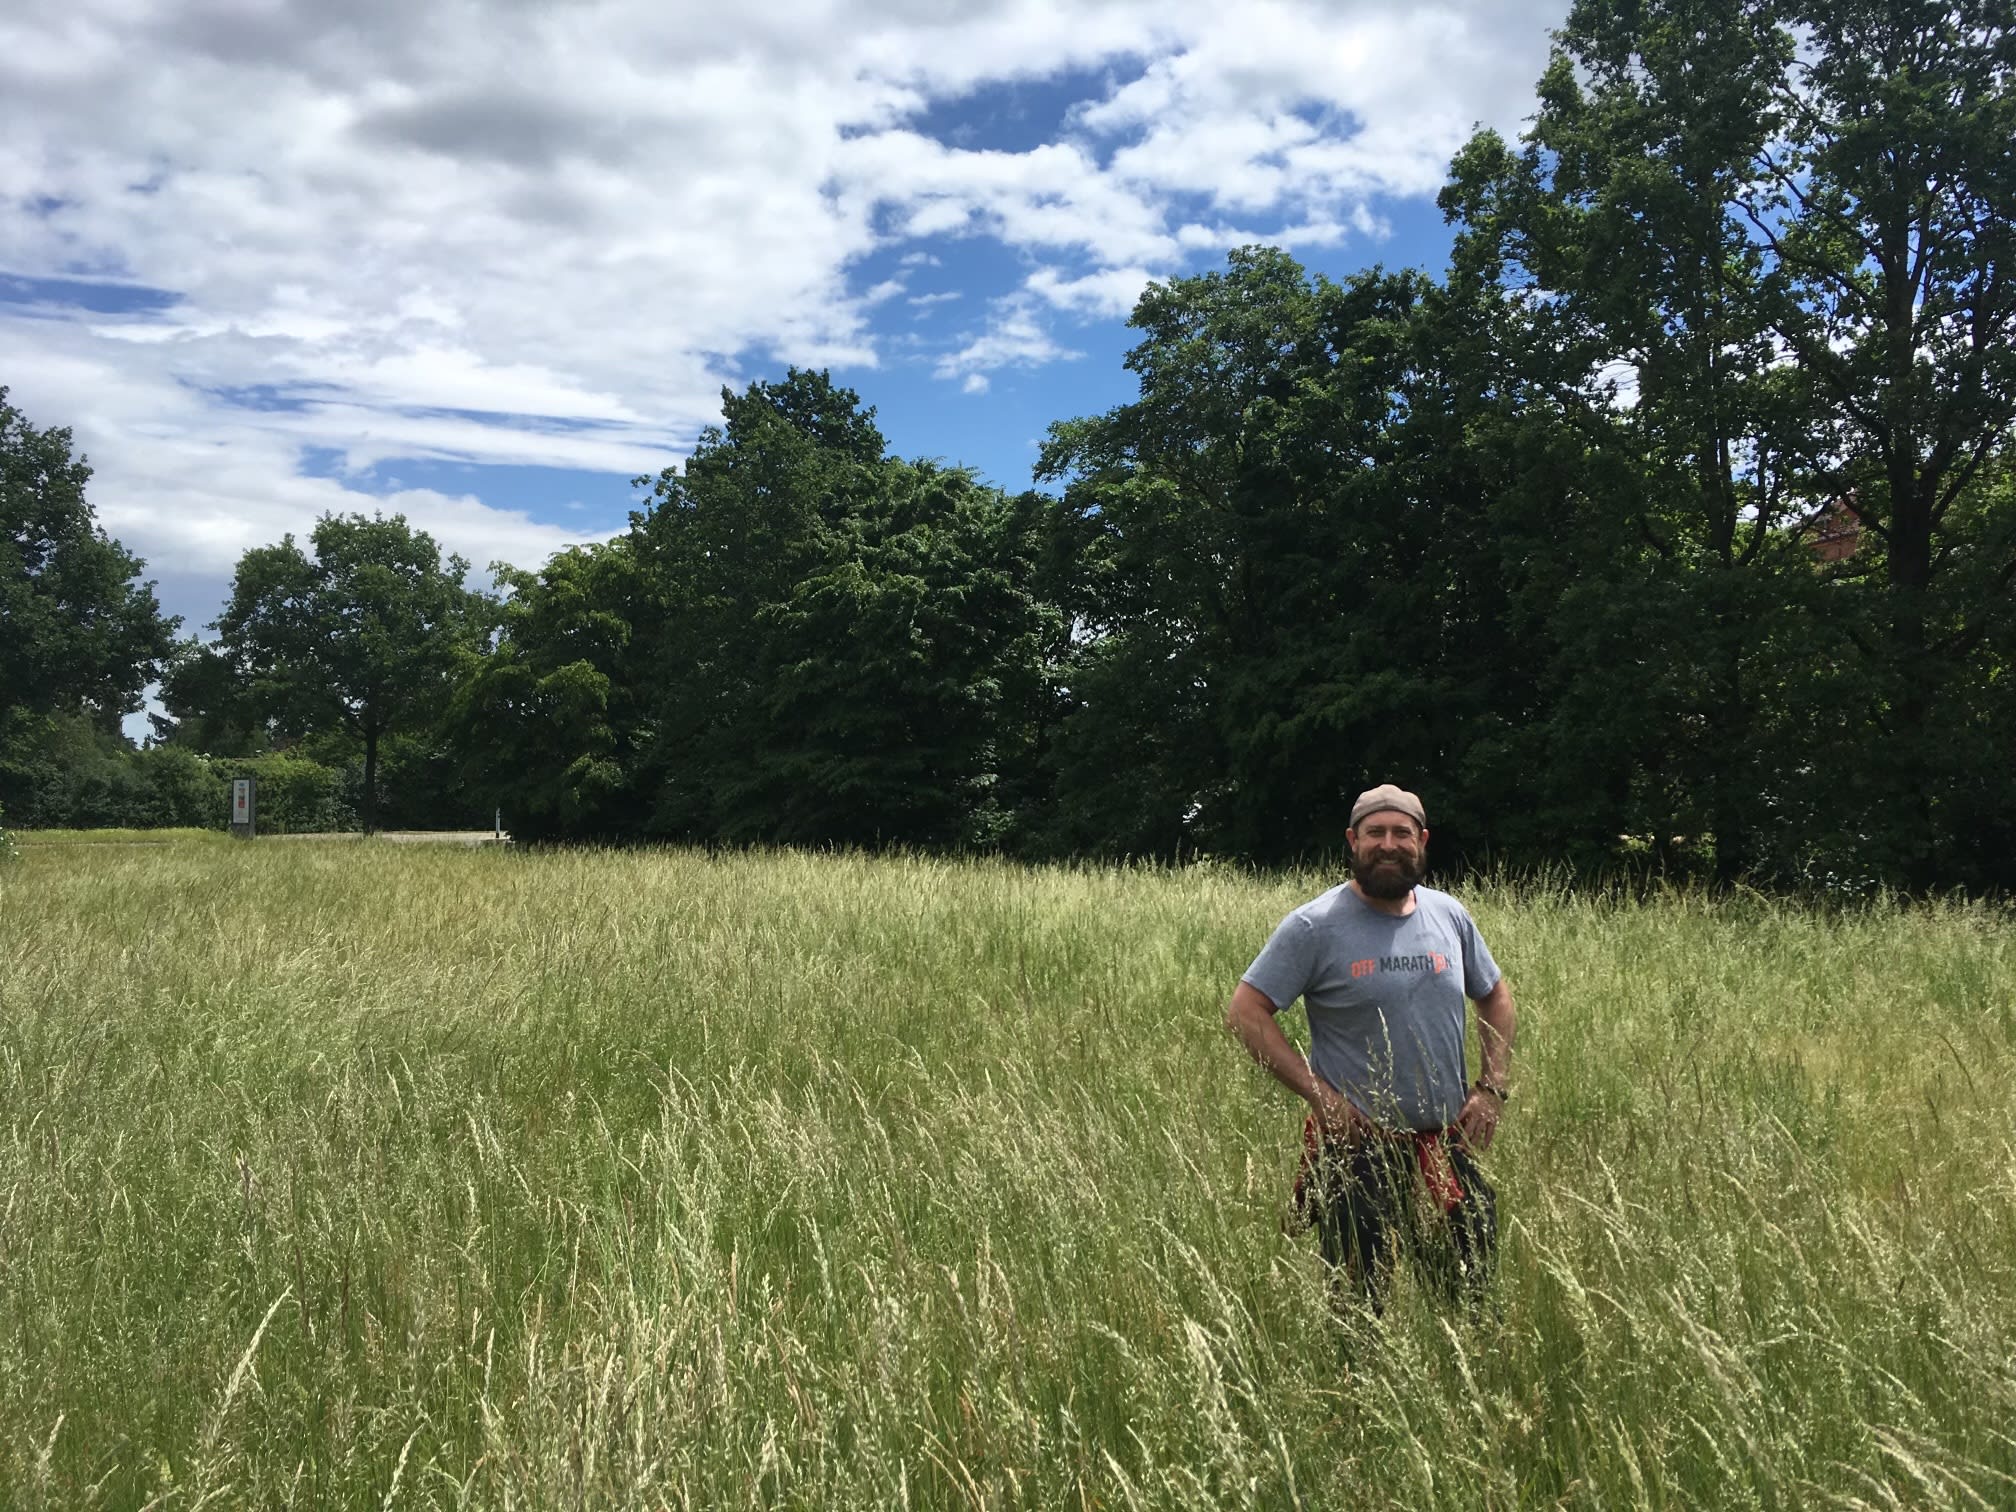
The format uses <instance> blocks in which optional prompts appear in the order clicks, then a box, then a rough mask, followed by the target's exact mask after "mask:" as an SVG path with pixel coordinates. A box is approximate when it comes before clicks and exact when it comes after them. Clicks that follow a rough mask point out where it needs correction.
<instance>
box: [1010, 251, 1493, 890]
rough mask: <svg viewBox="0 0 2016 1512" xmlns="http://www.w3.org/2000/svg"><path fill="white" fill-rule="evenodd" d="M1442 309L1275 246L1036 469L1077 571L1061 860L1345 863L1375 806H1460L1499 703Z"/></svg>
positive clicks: (1200, 286)
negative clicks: (1313, 268) (1150, 857)
mask: <svg viewBox="0 0 2016 1512" xmlns="http://www.w3.org/2000/svg"><path fill="white" fill-rule="evenodd" d="M1439 306H1440V301H1439V299H1438V297H1437V296H1436V294H1435V292H1434V290H1433V288H1432V286H1431V285H1430V284H1429V282H1428V281H1427V280H1426V279H1424V278H1422V277H1420V276H1419V275H1416V274H1411V273H1402V274H1384V273H1377V272H1374V273H1369V274H1364V275H1361V276H1359V277H1357V278H1354V279H1352V280H1350V281H1349V282H1347V283H1345V284H1343V285H1337V284H1332V283H1330V282H1328V281H1326V280H1321V279H1317V280H1314V281H1312V280H1311V279H1309V277H1308V276H1307V275H1306V274H1305V273H1304V271H1303V269H1302V268H1301V267H1300V266H1299V265H1298V264H1297V263H1296V262H1295V261H1294V260H1293V259H1292V258H1290V257H1289V256H1287V254H1285V253H1282V252H1279V251H1274V250H1267V249H1244V250H1241V251H1238V252H1235V253H1233V254H1232V257H1231V259H1230V262H1229V264H1228V266H1227V268H1226V270H1225V271H1224V272H1222V273H1209V274H1205V275H1202V276H1199V277H1195V278H1185V279H1178V280H1175V281H1173V282H1171V283H1169V284H1166V285H1157V286H1154V287H1151V288H1150V289H1149V290H1148V292H1147V293H1146V294H1144V295H1143V296H1142V299H1141V301H1140V303H1139V304H1138V305H1137V306H1136V308H1135V311H1134V315H1133V324H1134V325H1135V326H1136V327H1137V328H1138V329H1139V330H1140V331H1141V332H1142V340H1141V341H1140V343H1139V344H1138V345H1137V346H1136V347H1135V348H1134V349H1133V351H1132V352H1130V353H1129V355H1128V358H1127V364H1128V366H1129V367H1130V368H1131V369H1133V371H1134V372H1135V373H1137V374H1138V375H1139V377H1140V385H1141V391H1140V397H1139V398H1138V399H1137V400H1135V401H1134V402H1132V403H1129V404H1125V405H1121V406H1119V407H1118V408H1116V409H1114V410H1111V411H1109V412H1108V413H1107V414H1105V415H1102V416H1097V417H1093V418H1090V419H1085V420H1076V421H1071V422H1067V423H1064V424H1060V425H1058V426H1055V427H1053V429H1052V431H1051V434H1050V438H1049V442H1048V444H1047V446H1046V447H1045V449H1044V452H1043V455H1042V459H1041V469H1042V472H1043V473H1044V475H1046V476H1048V477H1051V478H1054V479H1058V480H1062V481H1064V482H1065V484H1066V489H1065V494H1064V499H1063V501H1062V504H1061V506H1060V514H1061V526H1062V528H1063V529H1064V530H1065V531H1066V532H1067V533H1075V534H1076V535H1077V536H1078V537H1079V538H1080V560H1081V564H1082V565H1081V570H1080V572H1079V574H1078V576H1077V578H1076V580H1075V583H1074V584H1073V585H1072V586H1071V587H1070V588H1068V589H1067V590H1065V592H1064V594H1063V602H1064V606H1065V608H1066V609H1067V610H1068V612H1069V613H1070V614H1071V615H1072V617H1073V621H1074V624H1075V626H1076V631H1077V650H1076V655H1075V657H1074V659H1073V661H1072V663H1071V665H1070V668H1069V671H1068V675H1067V677H1066V683H1067V687H1068V692H1069V705H1068V710H1067V712H1066V714H1065V717H1064V720H1063V723H1062V727H1061V728H1060V729H1059V731H1058V732H1057V736H1056V740H1055V743H1054V753H1055V754H1054V760H1055V762H1056V765H1057V768H1058V772H1059V780H1060V787H1061V792H1060V795H1059V802H1058V807H1059V821H1058V822H1059V827H1060V832H1061V833H1060V838H1061V840H1062V841H1063V843H1064V844H1065V845H1067V846H1068V847H1070V848H1080V847H1087V848H1096V849H1117V850H1122V851H1132V852H1137V853H1161V854H1165V855H1166V854H1170V853H1172V852H1174V851H1176V850H1178V849H1181V848H1185V847H1199V846H1201V847H1206V848H1210V849H1214V850H1223V851H1228V852H1231V853H1235V854H1241V855H1247V856H1254V857H1259V858H1265V859H1282V858H1285V857H1288V856H1292V855H1295V854H1297V853H1299V852H1303V851H1305V850H1310V849H1320V848H1323V847H1325V846H1334V845H1336V844H1337V843H1339V837H1340V836H1341V834H1342V831H1343V823H1344V820H1345V818H1346V817H1347V814H1348V805H1349V802H1350V796H1351V795H1352V794H1353V793H1355V792H1356V791H1357V790H1358V789H1359V788H1360V787H1363V786H1366V785H1368V784H1369V783H1371V782H1374V781H1379V780H1385V779H1386V778H1389V777H1404V778H1406V779H1407V780H1409V781H1411V782H1417V783H1421V784H1424V785H1425V786H1427V787H1428V788H1429V789H1431V790H1434V791H1444V792H1447V791H1453V788H1454V784H1455V782H1456V778H1457V773H1458V770H1459V768H1460V767H1461V765H1462V763H1463V760H1464V757H1465V753H1466V750H1467V747H1468V744H1469V742H1470V740H1471V739H1472V738H1473V736H1474V735H1475V734H1477V733H1481V732H1482V731H1484V730H1485V729H1487V728H1488V727H1489V721H1488V719H1486V718H1485V717H1484V716H1485V713H1486V710H1487V709H1488V708H1489V707H1490V706H1491V704H1492V702H1493V700H1494V698H1496V697H1497V696H1498V695H1497V691H1496V690H1497V689H1499V688H1501V687H1503V686H1504V683H1503V681H1502V680H1501V679H1499V678H1497V677H1496V676H1495V675H1494V674H1493V673H1492V672H1491V670H1490V668H1489V665H1488V664H1489V662H1490V659H1491V658H1492V657H1493V656H1494V655H1495V652H1496V647H1495V646H1494V642H1493V637H1491V636H1490V635H1489V634H1487V633H1485V632H1484V627H1485V626H1486V625H1487V624H1488V623H1489V622H1490V619H1491V612H1492V609H1491V606H1492V605H1493V603H1494V602H1495V596H1496V591H1497V590H1496V587H1495V582H1496V574H1495V573H1494V572H1493V571H1492V570H1491V568H1490V550H1491V546H1490V541H1489V536H1488V531H1487V530H1486V529H1485V523H1486V516H1485V509H1486V504H1487V491H1486V490H1485V488H1484V487H1483V486H1482V483H1481V480H1480V479H1479V478H1477V477H1475V476H1473V475H1472V472H1471V468H1472V464H1473V462H1474V461H1475V460H1476V455H1475V454H1474V453H1472V452H1470V451H1468V450H1466V449H1465V448H1464V447H1463V446H1462V445H1461V444H1460V443H1461V440H1462V425H1463V419H1462V416H1461V415H1460V414H1459V413H1458V410H1457V408H1456V406H1455V401H1454V394H1455V392H1456V390H1455V387H1454V386H1453V385H1452V383H1451V381H1450V375H1449V373H1448V372H1447V370H1446V364H1445V362H1444V360H1443V356H1442V353H1441V350H1440V346H1441V343H1440V341H1439V339H1438V338H1437V337H1436V336H1435V334H1434V333H1435V332H1437V331H1439V330H1440V329H1441V325H1440V321H1441V312H1440V308H1439ZM1430 801H1431V802H1433V803H1436V804H1437V807H1438V812H1453V811H1451V810H1447V809H1445V808H1443V806H1442V805H1441V804H1440V803H1439V800H1437V799H1435V798H1433V797H1431V799H1430ZM1485 818H1486V816H1485V815H1483V814H1481V813H1473V814H1470V815H1468V816H1465V818H1464V820H1463V823H1462V824H1460V825H1458V826H1456V827H1454V828H1452V829H1451V830H1450V831H1449V838H1450V840H1451V841H1452V843H1453V842H1456V841H1457V840H1459V839H1462V840H1463V845H1462V846H1461V847H1460V848H1464V849H1480V848H1481V846H1482V843H1483V842H1484V841H1485V840H1486V838H1487V831H1488V826H1487V825H1486V823H1485V822H1484V821H1485ZM1463 830H1467V831H1468V832H1469V833H1468V836H1467V838H1464V837H1463V836H1462V835H1461V833H1460V831H1463Z"/></svg>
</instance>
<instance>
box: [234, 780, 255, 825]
mask: <svg viewBox="0 0 2016 1512" xmlns="http://www.w3.org/2000/svg"><path fill="white" fill-rule="evenodd" d="M258 814H259V780H258V779H257V778H256V777H234V778H232V779H231V833H232V835H233V836H234V837H236V838H237V839H240V840H250V839H251V838H252V835H253V823H254V821H255V820H256V819H257V818H258Z"/></svg>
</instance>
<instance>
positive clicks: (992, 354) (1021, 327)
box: [936, 294, 1084, 393]
mask: <svg viewBox="0 0 2016 1512" xmlns="http://www.w3.org/2000/svg"><path fill="white" fill-rule="evenodd" d="M1083 355H1084V353H1082V352H1074V351H1072V350H1071V349H1070V348H1068V347H1064V346H1060V345H1059V344H1058V343H1057V342H1056V340H1055V339H1054V338H1052V336H1051V334H1050V331H1049V329H1048V328H1047V327H1045V326H1044V325H1043V323H1042V322H1041V321H1040V320H1038V319H1037V316H1036V307H1035V302H1034V301H1033V300H1032V299H1031V298H1030V297H1029V296H1028V295H1026V294H1011V295H1009V296H1008V297H1007V298H1005V299H997V300H996V301H994V305H993V308H992V309H991V310H990V311H989V312H988V319H987V329H986V330H984V331H982V332H981V333H980V334H979V335H977V336H973V337H970V338H969V339H968V340H967V342H966V345H965V346H963V347H961V348H960V349H959V350H958V351H956V352H947V353H946V354H945V355H944V356H942V357H940V358H939V359H938V364H937V369H936V371H937V375H938V376H939V377H940V378H963V377H967V376H969V375H971V374H974V373H986V372H990V371H992V370H993V369H995V368H1004V367H1025V368H1026V367H1040V366H1042V365H1043V364H1044V363H1046V362H1060V361H1068V360H1071V359H1073V358H1077V357H1082V356H1083ZM968 392H969V393H970V392H973V391H972V390H971V389H969V390H968Z"/></svg>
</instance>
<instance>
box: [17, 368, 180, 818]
mask: <svg viewBox="0 0 2016 1512" xmlns="http://www.w3.org/2000/svg"><path fill="white" fill-rule="evenodd" d="M90 477H91V469H90V467H89V466H88V465H87V464H86V462H85V461H84V459H83V458H81V457H73V456H72V455H71V442H70V432H69V431H68V430H64V429H53V428H52V429H48V430H42V429H38V428H37V427H35V426H33V425H31V424H29V422H28V420H27V418H26V417H25V416H24V415H22V414H21V412H20V411H18V410H16V409H15V408H14V407H13V406H12V405H10V404H8V403H7V391H6V390H5V389H0V641H4V643H5V645H6V653H5V655H4V656H0V801H4V802H6V803H7V804H9V805H10V807H12V808H13V809H14V810H15V812H16V814H17V817H20V816H27V817H29V818H30V819H31V820H32V818H33V817H34V803H33V798H32V794H31V793H29V792H28V791H27V790H26V782H27V773H28V770H29V769H30V768H32V767H33V766H34V751H35V748H36V745H37V743H38V742H39V741H40V740H42V739H44V738H46V737H47V735H48V733H49V719H50V717H51V716H53V715H57V714H59V713H66V712H74V713H81V714H82V715H84V716H86V717H88V718H89V719H90V720H91V721H92V722H93V723H94V724H96V725H97V726H99V727H100V728H102V729H104V730H106V731H108V732H116V731H117V729H118V726H119V720H120V717H121V716H122V715H125V714H128V713H131V712H132V711H133V710H135V709H137V708H138V707H139V705H140V694H141V690H142V689H143V688H144V687H145V686H146V685H147V684H148V683H149V682H151V681H153V679H154V678H155V677H156V675H157V674H158V672H159V670H160V667H161V664H162V661H163V659H164V658H165V657H167V655H168V653H169V649H170V647H171V645H172V644H173V638H174V632H175V626H176V623H177V622H176V621H175V620H174V619H172V618H164V617H163V616H162V614H161V610H160V605H159V603H158V602H157V601H156V599H155V597H154V585H153V584H152V583H143V582H136V581H135V579H136V578H137V577H138V576H139V574H140V571H141V568H142V564H141V562H140V559H139V558H138V557H135V556H134V555H133V554H132V553H130V552H128V551H127V550H126V549H125V548H124V547H122V546H121V545H120V544H119V543H118V542H117V541H115V540H112V539H111V538H110V537H108V536H107V535H106V534H105V532H104V531H103V529H101V528H100V527H99V526H98V525H97V523H96V521H95V519H94V517H93V515H92V510H91V506H90V504H89V502H88V501H87V500H86V499H85V496H84V486H85V484H86V483H87V482H88V481H89V480H90Z"/></svg>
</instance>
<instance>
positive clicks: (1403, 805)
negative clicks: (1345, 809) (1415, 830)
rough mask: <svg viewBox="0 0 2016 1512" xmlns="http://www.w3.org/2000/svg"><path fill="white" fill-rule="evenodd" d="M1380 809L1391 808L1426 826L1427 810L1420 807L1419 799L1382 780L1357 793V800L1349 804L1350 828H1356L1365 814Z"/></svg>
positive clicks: (1422, 826) (1376, 811)
mask: <svg viewBox="0 0 2016 1512" xmlns="http://www.w3.org/2000/svg"><path fill="white" fill-rule="evenodd" d="M1381 809H1392V810H1393V811H1394V812H1395V813H1399V814H1405V815H1406V816H1407V817H1408V818H1410V819H1412V820H1413V821H1414V822H1415V823H1416V824H1418V825H1420V826H1421V828H1423V829H1424V830H1425V829H1426V828H1428V812H1427V810H1426V809H1424V808H1422V807H1421V800H1420V799H1419V798H1417V797H1415V796H1414V795H1413V794H1412V793H1410V792H1408V791H1407V790H1406V789H1405V788H1401V787H1395V786H1394V785H1393V784H1392V783H1390V782H1382V783H1380V784H1379V786H1377V787H1375V788H1367V789H1366V790H1365V791H1364V792H1362V793H1360V794H1359V795H1358V801H1357V802H1356V803H1354V804H1352V805H1351V828H1353V829H1356V828H1358V821H1359V820H1360V819H1363V818H1364V817H1365V816H1366V815H1367V814H1376V813H1378V812H1379V811H1380V810H1381Z"/></svg>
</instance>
